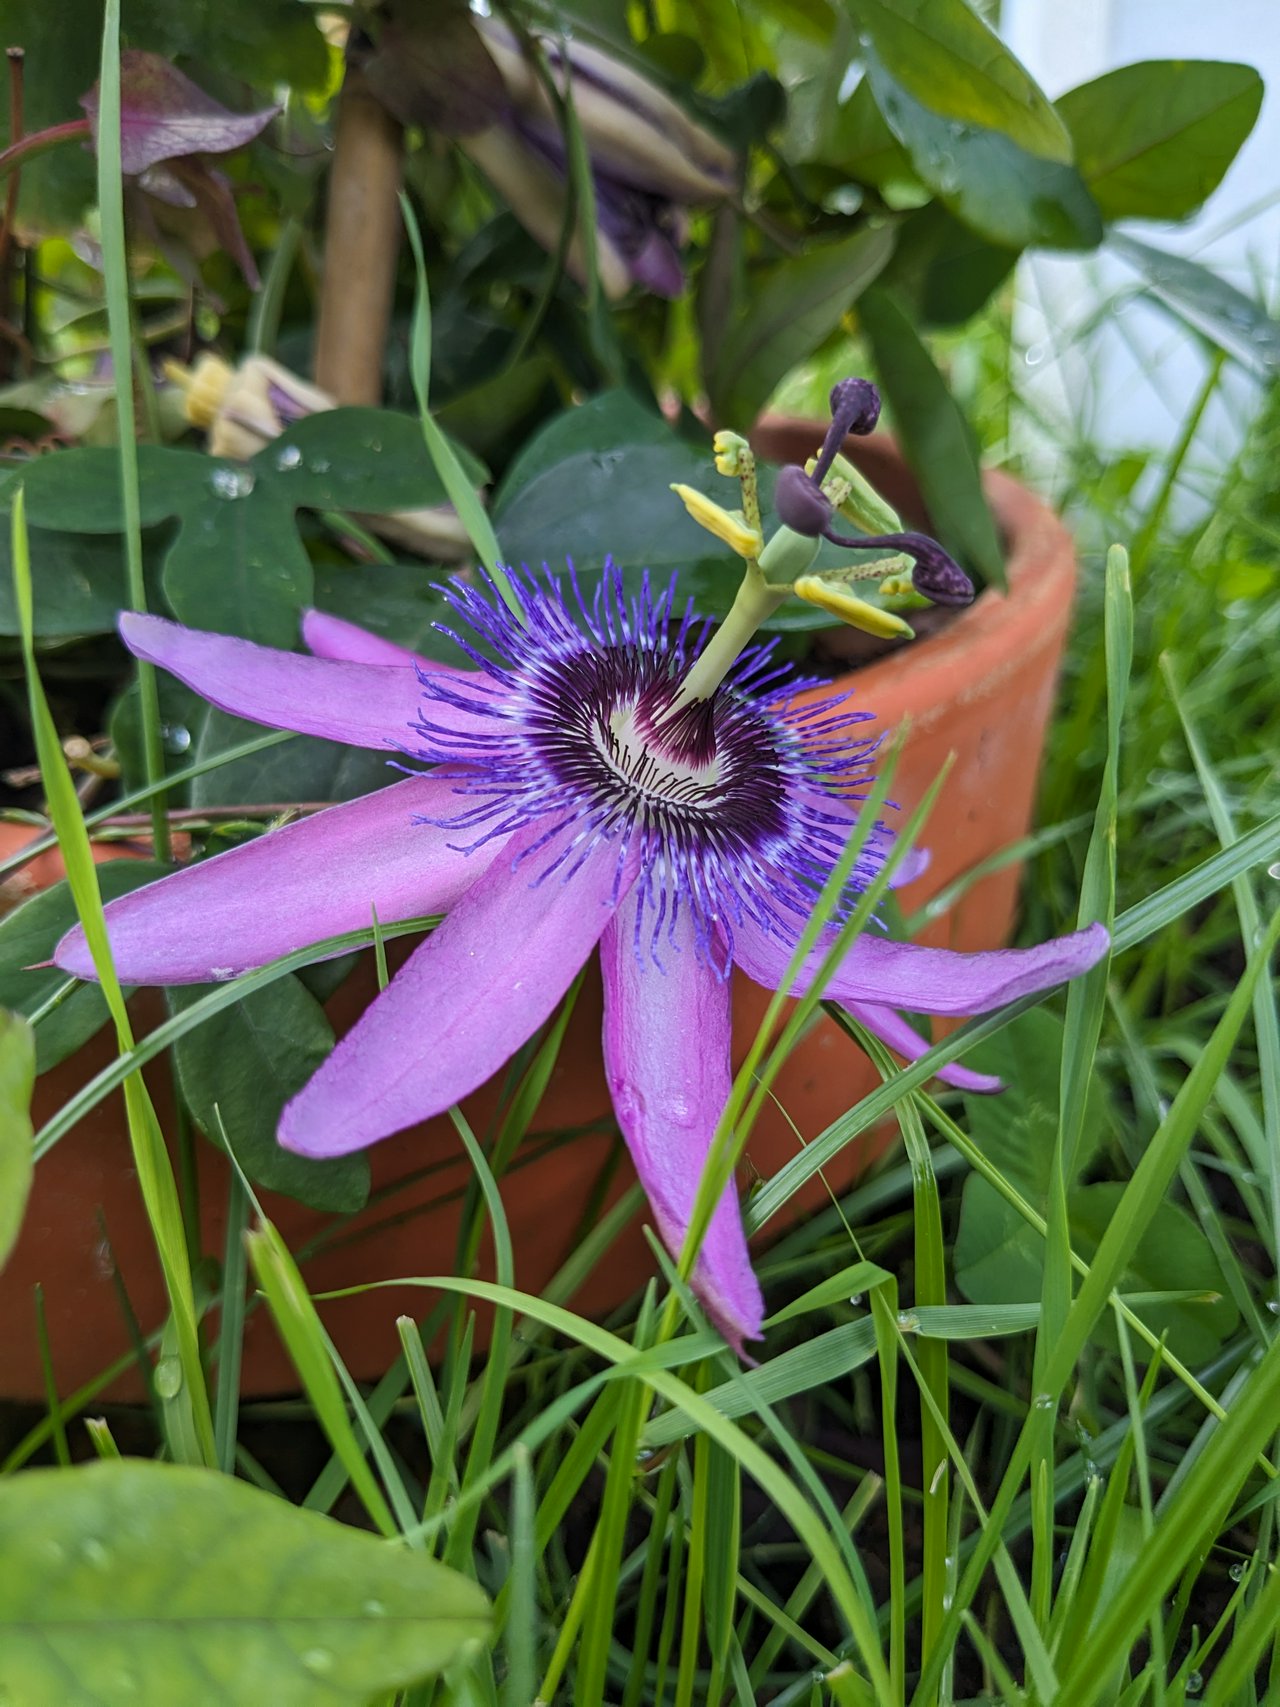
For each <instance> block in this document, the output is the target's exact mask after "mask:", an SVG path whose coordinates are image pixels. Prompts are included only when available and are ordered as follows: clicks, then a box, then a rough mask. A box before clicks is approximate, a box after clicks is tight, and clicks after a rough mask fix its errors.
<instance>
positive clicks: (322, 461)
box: [307, 456, 330, 474]
mask: <svg viewBox="0 0 1280 1707" xmlns="http://www.w3.org/2000/svg"><path fill="white" fill-rule="evenodd" d="M307 468H308V470H309V471H310V472H311V473H312V474H327V473H328V472H329V468H330V463H329V459H328V457H325V456H317V457H314V458H313V459H312V460H311V461H310V462H309V463H308V464H307Z"/></svg>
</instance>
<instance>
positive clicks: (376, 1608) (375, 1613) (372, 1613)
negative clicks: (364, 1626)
mask: <svg viewBox="0 0 1280 1707" xmlns="http://www.w3.org/2000/svg"><path fill="white" fill-rule="evenodd" d="M364 1610H365V1612H366V1613H367V1614H368V1616H369V1617H370V1618H385V1617H386V1616H387V1609H386V1607H385V1606H384V1605H383V1604H382V1602H381V1601H380V1600H366V1601H365V1603H364Z"/></svg>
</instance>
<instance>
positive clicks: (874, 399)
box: [831, 379, 880, 434]
mask: <svg viewBox="0 0 1280 1707" xmlns="http://www.w3.org/2000/svg"><path fill="white" fill-rule="evenodd" d="M831 419H832V420H833V421H841V422H843V423H844V430H845V432H846V433H858V434H863V433H873V432H875V430H876V422H877V421H878V420H879V419H880V393H879V392H878V391H877V390H876V388H875V386H874V385H872V383H871V381H870V380H869V379H842V380H839V381H838V382H837V383H836V384H835V385H833V386H832V387H831Z"/></svg>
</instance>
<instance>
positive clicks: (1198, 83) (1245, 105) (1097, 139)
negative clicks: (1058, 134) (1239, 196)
mask: <svg viewBox="0 0 1280 1707" xmlns="http://www.w3.org/2000/svg"><path fill="white" fill-rule="evenodd" d="M1261 105H1262V79H1261V77H1259V76H1258V73H1257V72H1256V71H1255V70H1254V69H1253V67H1252V66H1249V65H1232V64H1229V63H1220V62H1219V61H1217V60H1196V59H1152V60H1144V61H1143V62H1142V63H1141V64H1140V65H1122V66H1121V67H1120V68H1119V69H1118V70H1116V71H1108V72H1107V74H1106V75H1105V76H1104V77H1097V78H1095V79H1094V81H1093V82H1091V83H1082V84H1081V85H1080V87H1079V88H1078V89H1072V90H1070V91H1069V92H1068V93H1067V94H1065V95H1063V96H1062V98H1061V99H1060V100H1059V101H1058V103H1057V107H1058V112H1059V113H1060V114H1061V116H1062V118H1063V119H1064V120H1065V121H1066V125H1067V128H1068V130H1069V131H1070V132H1071V135H1072V137H1073V139H1074V141H1075V145H1076V165H1077V166H1078V167H1079V169H1080V174H1081V176H1082V177H1083V178H1084V180H1085V182H1086V183H1087V184H1088V186H1089V188H1090V190H1091V191H1092V192H1093V197H1094V200H1095V201H1096V202H1097V204H1098V206H1099V208H1100V209H1101V211H1102V213H1103V215H1104V216H1105V217H1106V218H1107V219H1133V218H1136V219H1185V218H1186V217H1187V215H1188V214H1192V213H1194V212H1195V211H1196V209H1197V208H1198V207H1199V206H1200V204H1201V203H1202V202H1203V201H1204V200H1205V198H1206V197H1207V196H1208V195H1210V194H1211V193H1212V192H1213V191H1214V190H1216V189H1217V187H1218V185H1219V184H1220V183H1221V182H1222V178H1223V175H1224V174H1225V172H1226V170H1227V167H1228V166H1230V164H1231V162H1232V161H1233V160H1234V159H1235V157H1236V154H1237V153H1238V152H1239V149H1240V145H1241V143H1243V141H1244V139H1245V138H1246V137H1247V136H1248V134H1249V132H1250V131H1251V130H1252V129H1253V126H1254V121H1255V120H1256V119H1257V116H1258V109H1259V107H1260V106H1261Z"/></svg>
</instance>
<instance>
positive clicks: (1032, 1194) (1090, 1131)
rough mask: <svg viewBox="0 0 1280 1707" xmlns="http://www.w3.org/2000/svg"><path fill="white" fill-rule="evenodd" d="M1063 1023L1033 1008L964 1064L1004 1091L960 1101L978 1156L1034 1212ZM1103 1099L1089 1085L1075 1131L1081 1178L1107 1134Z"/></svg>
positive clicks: (1053, 1112)
mask: <svg viewBox="0 0 1280 1707" xmlns="http://www.w3.org/2000/svg"><path fill="white" fill-rule="evenodd" d="M1062 1037H1063V1025H1062V1021H1061V1020H1060V1019H1059V1018H1058V1016H1057V1014H1055V1013H1051V1012H1050V1011H1049V1009H1047V1008H1033V1009H1032V1010H1031V1011H1030V1013H1025V1014H1020V1015H1019V1017H1018V1018H1017V1019H1015V1020H1014V1021H1013V1022H1012V1024H1010V1025H1008V1026H1006V1027H1005V1029H1004V1030H1003V1031H1001V1032H998V1033H997V1034H996V1035H995V1036H994V1037H989V1038H987V1040H986V1041H985V1042H984V1043H980V1044H979V1045H978V1046H977V1047H976V1048H975V1049H974V1050H973V1051H972V1052H971V1053H970V1054H969V1055H967V1056H966V1057H965V1065H966V1066H970V1067H973V1068H975V1069H976V1070H977V1071H978V1072H981V1073H995V1074H997V1075H998V1076H999V1077H1000V1078H1001V1079H1003V1080H1004V1085H1005V1088H1004V1090H1003V1092H1002V1093H1001V1094H1000V1095H999V1096H996V1097H991V1096H967V1097H966V1098H965V1116H966V1120H967V1124H968V1127H969V1131H970V1134H971V1135H972V1137H973V1140H974V1142H975V1143H976V1144H977V1146H978V1148H979V1149H980V1150H981V1151H982V1153H983V1155H984V1156H986V1157H987V1158H988V1160H990V1161H991V1162H994V1164H995V1165H996V1167H998V1168H999V1169H1000V1171H1001V1173H1003V1174H1004V1176H1005V1178H1006V1179H1008V1180H1010V1181H1011V1182H1012V1183H1013V1184H1014V1185H1016V1186H1017V1188H1018V1190H1019V1191H1020V1192H1021V1193H1022V1194H1023V1196H1024V1197H1026V1198H1027V1199H1028V1200H1029V1201H1031V1202H1032V1203H1035V1204H1036V1205H1037V1206H1038V1205H1040V1204H1042V1203H1043V1202H1044V1198H1045V1194H1046V1193H1047V1191H1048V1189H1049V1177H1050V1173H1051V1171H1052V1164H1053V1147H1054V1141H1055V1139H1056V1137H1057V1132H1058V1099H1059V1076H1060V1073H1061V1067H1062ZM1107 1123H1108V1112H1107V1099H1106V1096H1105V1094H1104V1092H1103V1089H1102V1086H1101V1083H1100V1081H1098V1080H1097V1079H1094V1080H1093V1081H1092V1082H1091V1083H1090V1086H1089V1096H1088V1101H1087V1105H1086V1108H1085V1113H1084V1118H1083V1120H1082V1123H1081V1127H1080V1148H1079V1151H1078V1152H1077V1155H1076V1171H1077V1172H1078V1173H1080V1172H1083V1171H1084V1170H1085V1168H1087V1167H1088V1165H1089V1162H1090V1160H1091V1158H1092V1157H1093V1156H1094V1155H1095V1154H1096V1152H1097V1150H1098V1148H1099V1146H1100V1145H1101V1144H1102V1142H1103V1140H1104V1138H1105V1137H1106V1133H1107Z"/></svg>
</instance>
